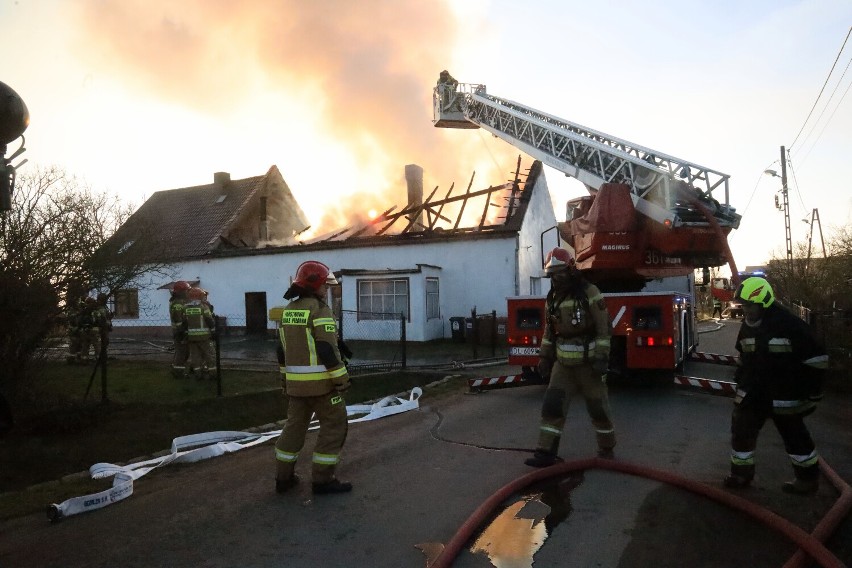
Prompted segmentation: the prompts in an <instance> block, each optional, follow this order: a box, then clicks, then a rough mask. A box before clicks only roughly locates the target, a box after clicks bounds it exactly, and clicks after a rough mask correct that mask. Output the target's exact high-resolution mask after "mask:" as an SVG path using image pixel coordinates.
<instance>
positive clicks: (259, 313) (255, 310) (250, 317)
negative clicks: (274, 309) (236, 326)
mask: <svg viewBox="0 0 852 568" xmlns="http://www.w3.org/2000/svg"><path fill="white" fill-rule="evenodd" d="M246 333H259V334H260V333H266V292H246Z"/></svg>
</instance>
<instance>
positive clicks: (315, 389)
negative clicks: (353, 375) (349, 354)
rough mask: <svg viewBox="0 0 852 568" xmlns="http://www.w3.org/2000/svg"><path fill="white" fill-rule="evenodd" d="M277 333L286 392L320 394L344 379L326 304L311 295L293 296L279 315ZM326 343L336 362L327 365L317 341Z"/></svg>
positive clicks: (345, 374)
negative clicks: (279, 340)
mask: <svg viewBox="0 0 852 568" xmlns="http://www.w3.org/2000/svg"><path fill="white" fill-rule="evenodd" d="M279 337H280V339H281V344H282V347H283V352H284V356H283V359H284V376H285V382H286V386H287V394H288V395H289V396H321V395H324V394H326V393H329V392H331V391H332V390H333V389H334V387H335V385H341V386H342V385H343V384H345V383H346V382H347V381H348V378H349V377H348V373H347V371H346V366H345V365H344V364H343V362H342V360H341V358H340V352H339V351H338V350H337V324H336V322H335V320H334V315H333V314H332V312H331V308H329V307H328V305H327V304H326V303H325V302H323V301H321V300H320V299H318V298H315V297H310V296H307V297H303V298H298V299H296V300H293V301H292V302H290V303H289V304H287V306H286V307H285V308H284V312H283V313H282V315H281V327H280V329H279ZM319 342H323V343H327V344H328V345H329V347H330V348H331V349H332V350H333V352H334V355H335V357H336V360H337V361H338V364H337V365H335V366H333V367H331V368H328V367H326V366H325V365H324V364H323V362H322V361H321V360H320V359H319V356H318V354H317V343H319Z"/></svg>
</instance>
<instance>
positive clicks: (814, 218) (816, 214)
mask: <svg viewBox="0 0 852 568" xmlns="http://www.w3.org/2000/svg"><path fill="white" fill-rule="evenodd" d="M805 221H807V219H805ZM814 223H817V224H819V240H820V243H822V257H823V258H826V254H825V239H823V238H822V223H821V222H820V220H819V209H814V210H813V211H812V212H811V222H810V223H808V225H810V227H811V230H810V232H809V233H808V259H807V262H806V263H805V270H807V269H808V264H810V262H811V247H812V246H813V242H814Z"/></svg>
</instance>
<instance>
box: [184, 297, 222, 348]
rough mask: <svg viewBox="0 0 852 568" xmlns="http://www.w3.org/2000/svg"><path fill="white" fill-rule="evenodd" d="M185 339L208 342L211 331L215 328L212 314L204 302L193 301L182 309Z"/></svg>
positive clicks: (211, 334) (211, 335)
mask: <svg viewBox="0 0 852 568" xmlns="http://www.w3.org/2000/svg"><path fill="white" fill-rule="evenodd" d="M183 319H184V322H185V330H186V338H187V340H189V341H210V338H211V337H213V330H214V329H215V328H216V320H214V319H213V312H212V311H211V310H210V306H209V305H207V303H206V302H202V301H200V300H193V301H191V302H189V303H187V304H186V305H185V306H184V309H183Z"/></svg>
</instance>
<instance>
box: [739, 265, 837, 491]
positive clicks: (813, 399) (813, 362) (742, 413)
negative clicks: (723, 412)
mask: <svg viewBox="0 0 852 568" xmlns="http://www.w3.org/2000/svg"><path fill="white" fill-rule="evenodd" d="M735 297H736V299H737V300H738V301H741V302H742V306H743V323H742V325H741V327H740V332H739V335H737V344H736V349H737V351H738V352H739V354H740V366H739V367H737V371H736V375H735V378H736V381H737V392H736V396H735V398H734V410H733V413H732V415H731V473H730V475H728V476H727V477H726V478H725V480H724V484H725V486H726V487H732V488H741V487H746V486H748V485H749V484H751V481H752V479H753V478H754V451H755V448H756V447H757V437H758V434H759V433H760V430H761V428H762V427H763V425H764V424H765V423H766V420H767V419H770V420H772V422H773V423H774V424H775V428H776V429H777V430H778V433H779V434H781V438H782V439H783V440H784V448H785V449H786V450H787V454H788V455H789V456H790V462H791V463H792V466H793V473H794V475H795V479H794V480H793V481H788V482H786V483H785V484H784V485H783V487H782V489H783V490H784V491H785V492H787V493H796V494H802V495H805V494H809V493H815V492H816V491H817V489H818V488H819V463H818V462H819V455H818V454H817V450H816V446H815V445H814V442H813V439H812V438H811V435H810V432H808V428H807V426H805V422H804V418H805V416H807V415H809V414H811V413H812V412H813V411H814V409H815V408H816V404H817V402H818V401H819V400H820V399H822V384H823V378H824V374H825V369H826V368H827V367H828V355H827V354H826V352H825V349H823V347H822V345H820V344H819V342H818V341H817V340H816V338H815V337H814V335H813V332H812V331H811V329H810V327H809V326H808V324H806V323H805V322H804V321H803V320H801V319H799V318H797V317H796V316H795V315H793V314H792V313H790V312H789V311H788V310H786V309H785V308H783V307H782V306H780V305H778V303H777V302H775V294H774V292H773V291H772V286H770V285H769V282H767V281H766V280H765V279H763V278H759V277H756V276H755V277H751V278H747V279H745V280H743V282H742V284H740V286H739V288H737V293H736V296H735Z"/></svg>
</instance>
